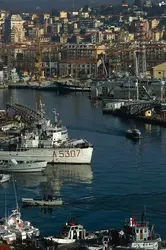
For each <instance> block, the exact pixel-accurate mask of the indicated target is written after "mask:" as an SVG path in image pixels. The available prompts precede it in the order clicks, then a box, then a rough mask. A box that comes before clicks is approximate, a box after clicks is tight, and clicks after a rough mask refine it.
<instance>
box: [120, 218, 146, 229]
mask: <svg viewBox="0 0 166 250" xmlns="http://www.w3.org/2000/svg"><path fill="white" fill-rule="evenodd" d="M130 223H131V221H130V219H125V224H126V225H130ZM133 226H137V227H147V226H149V221H137V220H136V219H134V218H133Z"/></svg>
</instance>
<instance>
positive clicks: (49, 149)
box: [0, 104, 93, 164]
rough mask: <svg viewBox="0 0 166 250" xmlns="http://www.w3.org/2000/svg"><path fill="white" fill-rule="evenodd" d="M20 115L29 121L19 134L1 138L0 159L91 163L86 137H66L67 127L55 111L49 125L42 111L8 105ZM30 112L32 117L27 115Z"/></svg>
mask: <svg viewBox="0 0 166 250" xmlns="http://www.w3.org/2000/svg"><path fill="white" fill-rule="evenodd" d="M8 106H9V107H10V108H12V109H13V110H15V111H17V114H18V113H19V114H20V116H21V117H23V118H24V120H25V119H27V122H28V121H29V125H28V126H27V125H26V126H25V127H24V129H23V130H22V131H21V134H20V136H17V137H15V138H12V139H9V140H5V141H0V159H1V161H9V160H11V159H15V160H16V161H17V162H25V161H47V162H48V163H52V164H54V163H58V164H60V163H62V164H90V163H91V158H92V153H93V146H92V145H91V144H90V143H89V142H88V141H86V140H85V139H72V140H70V139H69V138H68V131H67V128H66V127H65V126H64V125H63V124H62V122H61V121H60V119H59V114H57V112H56V111H54V114H55V121H54V123H53V124H52V123H51V121H50V120H48V119H46V118H45V116H44V112H43V111H41V112H40V113H39V112H36V111H35V110H31V109H30V108H28V107H25V106H23V105H20V104H13V105H9V104H8ZM30 115H31V117H29V116H30Z"/></svg>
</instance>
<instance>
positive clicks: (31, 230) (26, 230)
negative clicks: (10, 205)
mask: <svg viewBox="0 0 166 250" xmlns="http://www.w3.org/2000/svg"><path fill="white" fill-rule="evenodd" d="M4 225H5V226H7V228H8V230H10V232H12V233H15V234H16V238H17V239H21V240H25V239H28V238H29V239H31V238H33V237H38V236H39V235H40V231H39V229H38V228H35V227H33V226H32V224H31V223H30V222H29V221H23V220H22V219H21V213H20V212H19V211H18V209H16V210H12V213H11V215H10V216H9V217H8V218H7V219H6V220H5V222H4Z"/></svg>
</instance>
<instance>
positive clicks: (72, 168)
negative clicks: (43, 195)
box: [41, 164, 93, 195]
mask: <svg viewBox="0 0 166 250" xmlns="http://www.w3.org/2000/svg"><path fill="white" fill-rule="evenodd" d="M45 174H46V176H47V183H41V189H43V192H45V191H46V190H49V192H51V194H53V195H60V191H61V188H62V186H64V185H65V182H75V183H87V184H91V183H92V179H93V174H92V169H91V166H90V165H69V164H67V165H66V164H60V165H54V166H53V165H48V166H47V168H46V169H45Z"/></svg>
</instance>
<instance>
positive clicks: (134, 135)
mask: <svg viewBox="0 0 166 250" xmlns="http://www.w3.org/2000/svg"><path fill="white" fill-rule="evenodd" d="M126 136H127V137H129V138H131V139H140V137H141V132H140V130H139V129H136V128H135V129H128V130H127V131H126Z"/></svg>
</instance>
